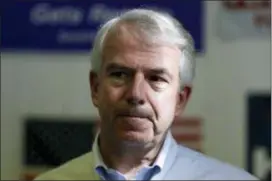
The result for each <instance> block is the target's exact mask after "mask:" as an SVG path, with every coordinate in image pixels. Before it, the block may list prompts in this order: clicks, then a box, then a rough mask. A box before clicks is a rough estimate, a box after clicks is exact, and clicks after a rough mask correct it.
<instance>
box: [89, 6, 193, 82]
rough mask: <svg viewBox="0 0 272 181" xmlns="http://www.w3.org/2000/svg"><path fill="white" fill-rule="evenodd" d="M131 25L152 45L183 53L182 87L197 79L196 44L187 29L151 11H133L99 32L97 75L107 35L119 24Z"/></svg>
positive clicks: (95, 59) (95, 51)
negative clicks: (195, 77)
mask: <svg viewBox="0 0 272 181" xmlns="http://www.w3.org/2000/svg"><path fill="white" fill-rule="evenodd" d="M120 22H132V23H134V24H135V25H136V26H137V27H139V28H140V30H141V31H142V32H143V34H144V35H145V36H146V37H144V39H145V40H149V41H151V42H157V43H158V42H161V43H163V42H164V43H170V44H171V45H175V46H177V47H178V48H179V50H180V51H181V54H182V56H181V58H180V64H179V65H180V66H179V72H180V85H181V87H183V86H184V85H191V84H192V82H193V78H194V76H195V64H196V63H195V57H194V54H195V48H194V42H193V39H192V37H191V35H190V34H189V32H187V31H186V30H185V29H184V27H183V26H182V25H181V24H180V23H179V22H178V21H177V20H176V19H174V18H173V17H172V16H170V15H169V14H167V13H164V12H158V11H154V10H149V9H132V10H129V11H125V12H123V13H122V14H120V15H119V16H116V17H114V18H112V19H111V20H109V21H107V22H106V23H105V24H103V25H102V26H101V28H100V30H99V31H98V33H97V35H96V37H95V40H94V43H93V49H92V53H91V69H92V71H94V72H96V73H98V72H99V71H100V68H101V62H102V51H103V46H104V40H105V38H106V36H107V34H108V33H109V32H110V31H111V30H112V29H114V27H115V26H116V25H117V23H120Z"/></svg>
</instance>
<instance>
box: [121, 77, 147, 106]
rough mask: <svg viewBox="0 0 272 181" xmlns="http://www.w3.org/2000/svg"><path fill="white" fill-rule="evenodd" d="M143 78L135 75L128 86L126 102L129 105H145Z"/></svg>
mask: <svg viewBox="0 0 272 181" xmlns="http://www.w3.org/2000/svg"><path fill="white" fill-rule="evenodd" d="M144 86H145V85H144V76H143V75H142V74H136V75H135V76H134V77H133V79H132V80H131V82H130V83H129V84H128V89H127V95H126V101H127V103H128V104H130V105H143V104H145V88H144Z"/></svg>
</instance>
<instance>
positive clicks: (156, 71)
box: [106, 63, 172, 78]
mask: <svg viewBox="0 0 272 181" xmlns="http://www.w3.org/2000/svg"><path fill="white" fill-rule="evenodd" d="M112 70H122V71H129V72H135V71H136V70H135V69H134V68H130V67H127V66H125V65H121V64H118V63H109V64H108V65H106V72H110V71H112ZM144 72H148V73H151V74H157V75H163V74H165V75H167V76H169V77H170V78H171V77H172V76H171V73H170V72H169V71H168V70H167V69H165V68H161V67H155V68H148V67H146V68H144Z"/></svg>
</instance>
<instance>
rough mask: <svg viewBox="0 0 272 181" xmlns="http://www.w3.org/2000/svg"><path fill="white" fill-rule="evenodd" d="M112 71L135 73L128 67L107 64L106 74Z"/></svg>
mask: <svg viewBox="0 0 272 181" xmlns="http://www.w3.org/2000/svg"><path fill="white" fill-rule="evenodd" d="M112 70H125V71H135V70H134V69H132V68H130V67H126V66H124V65H120V64H117V63H109V64H108V65H107V66H106V72H110V71H112Z"/></svg>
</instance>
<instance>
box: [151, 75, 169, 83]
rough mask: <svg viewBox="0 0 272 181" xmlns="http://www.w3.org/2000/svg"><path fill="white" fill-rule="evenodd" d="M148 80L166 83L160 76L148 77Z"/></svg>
mask: <svg viewBox="0 0 272 181" xmlns="http://www.w3.org/2000/svg"><path fill="white" fill-rule="evenodd" d="M149 80H150V81H152V82H166V80H165V79H164V78H162V77H160V76H156V75H153V76H150V77H149Z"/></svg>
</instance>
